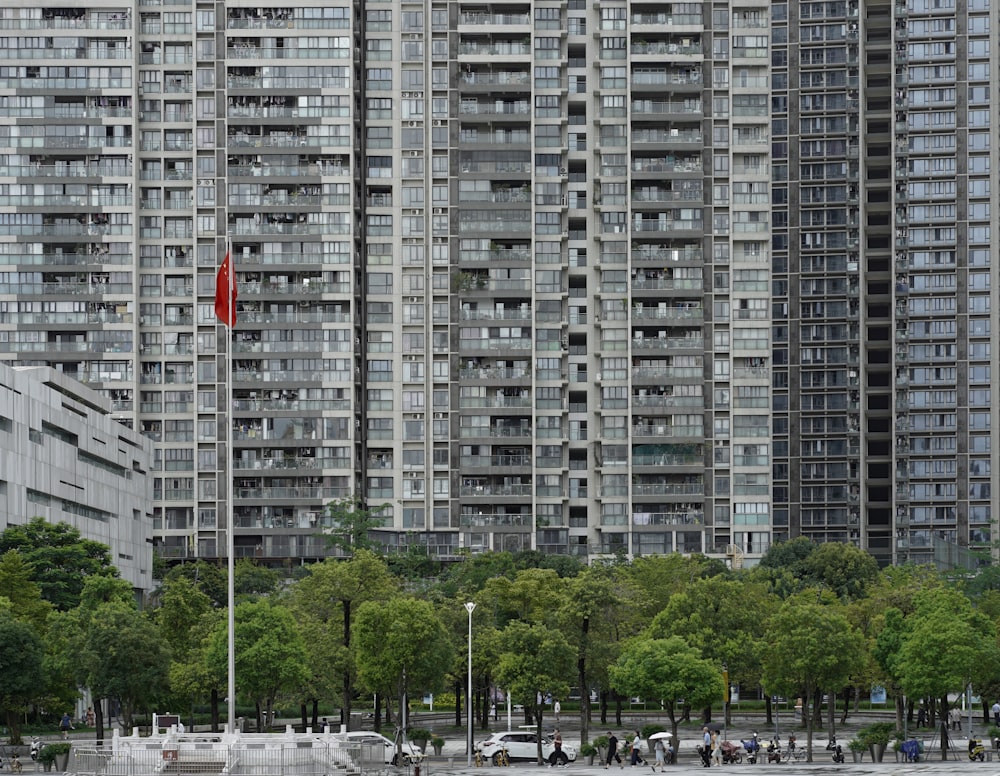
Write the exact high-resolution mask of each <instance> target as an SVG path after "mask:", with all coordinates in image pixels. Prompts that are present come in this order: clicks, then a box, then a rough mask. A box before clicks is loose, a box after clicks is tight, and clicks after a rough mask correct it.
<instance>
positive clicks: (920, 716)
mask: <svg viewBox="0 0 1000 776" xmlns="http://www.w3.org/2000/svg"><path fill="white" fill-rule="evenodd" d="M926 724H927V707H926V706H924V702H923V701H920V708H918V709H917V727H918V728H922V727H924V726H925V725H926Z"/></svg>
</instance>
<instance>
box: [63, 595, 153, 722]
mask: <svg viewBox="0 0 1000 776" xmlns="http://www.w3.org/2000/svg"><path fill="white" fill-rule="evenodd" d="M81 636H82V638H81V639H80V642H79V649H78V650H77V653H76V657H77V660H78V662H79V666H80V672H81V678H82V680H83V681H82V682H81V684H82V685H83V686H85V687H89V688H90V689H91V692H93V694H94V696H95V697H96V698H117V699H118V701H119V702H120V704H121V719H122V725H123V726H124V727H125V729H126V730H131V729H132V727H133V725H134V717H135V715H136V713H137V712H139V711H150V710H151V709H152V706H153V704H154V702H155V701H157V700H158V699H160V698H162V697H163V696H164V695H165V693H166V691H167V675H168V671H169V667H170V652H169V649H168V647H167V646H166V644H164V642H163V641H162V640H161V639H160V633H159V631H158V629H157V628H156V626H155V625H154V624H153V622H152V621H151V620H150V619H149V618H148V617H147V616H145V615H144V614H142V613H141V612H139V611H138V610H137V609H136V608H135V606H134V605H129V604H125V603H122V602H121V601H110V602H107V603H102V604H99V605H98V606H97V607H96V608H95V609H94V610H93V612H92V615H91V616H90V617H89V618H87V620H86V624H85V628H84V630H83V632H82V634H81Z"/></svg>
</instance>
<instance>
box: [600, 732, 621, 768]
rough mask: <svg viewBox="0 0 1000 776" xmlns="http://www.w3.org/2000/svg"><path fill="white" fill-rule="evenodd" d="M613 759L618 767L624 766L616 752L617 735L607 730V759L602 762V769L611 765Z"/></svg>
mask: <svg viewBox="0 0 1000 776" xmlns="http://www.w3.org/2000/svg"><path fill="white" fill-rule="evenodd" d="M612 760H615V761H616V762H617V763H618V767H619V768H624V767H625V763H623V762H622V758H621V755H620V754H618V737H617V736H616V735H615V734H614V733H612V732H611V731H610V730H609V731H608V761H607V762H606V763H604V769H605V770H607V769H608V768H610V767H611V761H612Z"/></svg>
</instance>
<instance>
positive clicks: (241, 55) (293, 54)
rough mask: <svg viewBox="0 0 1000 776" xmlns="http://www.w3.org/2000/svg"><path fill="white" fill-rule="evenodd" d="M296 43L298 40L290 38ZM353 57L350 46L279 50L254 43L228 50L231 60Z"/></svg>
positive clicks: (235, 46) (237, 45)
mask: <svg viewBox="0 0 1000 776" xmlns="http://www.w3.org/2000/svg"><path fill="white" fill-rule="evenodd" d="M290 40H292V41H295V40H298V38H290ZM350 55H351V49H350V46H343V47H336V48H321V47H318V46H317V47H316V48H307V47H305V46H302V47H293V48H283V47H282V48H279V47H277V46H258V45H254V44H253V43H238V44H236V45H234V46H230V47H229V48H227V49H226V56H227V57H228V58H229V59H252V60H258V59H286V60H287V59H293V60H294V59H323V60H336V59H349V58H350Z"/></svg>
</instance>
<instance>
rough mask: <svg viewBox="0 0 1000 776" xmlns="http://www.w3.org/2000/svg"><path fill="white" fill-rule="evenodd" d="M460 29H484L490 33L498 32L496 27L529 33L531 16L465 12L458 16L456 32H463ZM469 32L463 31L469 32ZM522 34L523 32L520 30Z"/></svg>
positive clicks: (525, 14) (524, 14)
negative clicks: (519, 28) (516, 29)
mask: <svg viewBox="0 0 1000 776" xmlns="http://www.w3.org/2000/svg"><path fill="white" fill-rule="evenodd" d="M462 27H472V28H476V27H479V28H485V29H487V30H488V31H490V32H499V31H500V30H496V28H498V27H501V28H502V27H515V28H517V27H525V28H527V30H528V31H529V32H530V29H531V14H527V13H487V12H478V11H477V12H466V13H461V14H459V16H458V31H459V32H460V33H461V32H463V30H462ZM470 31H471V30H465V32H470ZM522 32H523V30H522Z"/></svg>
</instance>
